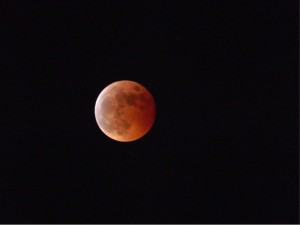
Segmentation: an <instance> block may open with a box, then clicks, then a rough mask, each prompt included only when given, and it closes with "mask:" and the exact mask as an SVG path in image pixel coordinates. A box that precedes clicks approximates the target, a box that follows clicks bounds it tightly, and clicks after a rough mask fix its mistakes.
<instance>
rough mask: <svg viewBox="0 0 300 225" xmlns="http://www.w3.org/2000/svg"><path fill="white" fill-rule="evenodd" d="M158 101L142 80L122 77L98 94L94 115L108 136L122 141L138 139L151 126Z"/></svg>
mask: <svg viewBox="0 0 300 225" xmlns="http://www.w3.org/2000/svg"><path fill="white" fill-rule="evenodd" d="M155 113H156V112H155V102H154V98H153V96H152V95H151V93H150V92H149V91H148V90H147V89H146V88H145V87H144V86H142V85H141V84H139V83H137V82H134V81H129V80H121V81H117V82H114V83H112V84H110V85H108V86H107V87H106V88H104V89H103V91H102V92H101V93H100V95H99V96H98V98H97V101H96V105H95V116H96V121H97V124H98V126H99V128H100V129H101V130H102V132H103V133H104V134H105V135H107V136H108V137H110V138H112V139H114V140H116V141H121V142H130V141H135V140H137V139H139V138H141V137H143V136H144V135H145V134H146V133H148V132H149V130H150V129H151V127H152V125H153V123H154V120H155Z"/></svg>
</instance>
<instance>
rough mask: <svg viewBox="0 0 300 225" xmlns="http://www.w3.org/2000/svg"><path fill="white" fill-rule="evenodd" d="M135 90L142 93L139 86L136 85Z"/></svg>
mask: <svg viewBox="0 0 300 225" xmlns="http://www.w3.org/2000/svg"><path fill="white" fill-rule="evenodd" d="M133 90H135V91H140V90H141V89H140V87H139V86H138V85H135V86H134V87H133Z"/></svg>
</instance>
